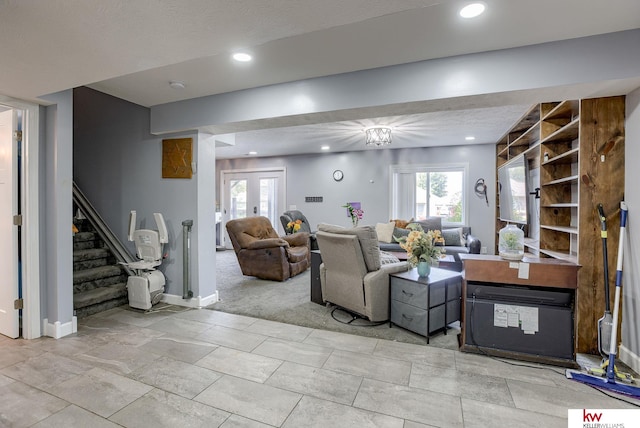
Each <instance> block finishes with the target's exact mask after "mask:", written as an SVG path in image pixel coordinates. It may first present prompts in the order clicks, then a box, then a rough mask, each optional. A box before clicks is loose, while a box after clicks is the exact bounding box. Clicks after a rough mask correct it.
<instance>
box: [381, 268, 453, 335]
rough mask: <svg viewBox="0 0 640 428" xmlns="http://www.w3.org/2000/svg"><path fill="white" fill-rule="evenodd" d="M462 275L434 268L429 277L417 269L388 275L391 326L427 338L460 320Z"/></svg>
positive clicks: (445, 332)
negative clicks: (420, 275)
mask: <svg viewBox="0 0 640 428" xmlns="http://www.w3.org/2000/svg"><path fill="white" fill-rule="evenodd" d="M461 287H462V275H461V274H460V272H454V271H450V270H445V269H440V268H433V267H432V268H431V273H430V274H429V276H428V277H426V278H421V277H419V276H418V272H417V270H416V269H415V268H414V269H411V270H409V271H407V272H400V273H394V274H391V275H389V294H390V295H389V314H390V321H389V327H391V326H392V325H393V324H396V325H398V326H400V327H402V328H406V329H407V330H410V331H413V332H414V333H418V334H420V335H422V336H425V337H426V338H427V343H429V337H430V335H431V334H432V333H434V332H436V331H439V330H444V334H447V326H448V325H449V324H451V323H452V322H454V321H459V320H460V290H461Z"/></svg>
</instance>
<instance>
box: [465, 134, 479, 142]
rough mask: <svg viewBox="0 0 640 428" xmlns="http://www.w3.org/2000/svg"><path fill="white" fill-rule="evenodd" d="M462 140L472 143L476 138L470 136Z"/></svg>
mask: <svg viewBox="0 0 640 428" xmlns="http://www.w3.org/2000/svg"><path fill="white" fill-rule="evenodd" d="M464 139H465V140H467V141H473V140H475V139H476V137H474V136H471V135H470V136H468V137H464Z"/></svg>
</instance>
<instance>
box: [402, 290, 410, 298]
mask: <svg viewBox="0 0 640 428" xmlns="http://www.w3.org/2000/svg"><path fill="white" fill-rule="evenodd" d="M402 294H404V295H405V296H409V297H413V293H407V292H406V291H404V290H402Z"/></svg>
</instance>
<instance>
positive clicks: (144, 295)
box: [122, 211, 169, 310]
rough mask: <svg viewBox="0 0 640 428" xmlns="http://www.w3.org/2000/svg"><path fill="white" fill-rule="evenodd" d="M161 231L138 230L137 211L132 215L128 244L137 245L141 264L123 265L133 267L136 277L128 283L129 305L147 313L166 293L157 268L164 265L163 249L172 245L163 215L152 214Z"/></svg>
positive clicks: (162, 278) (162, 276)
mask: <svg viewBox="0 0 640 428" xmlns="http://www.w3.org/2000/svg"><path fill="white" fill-rule="evenodd" d="M153 218H154V219H155V221H156V226H157V227H158V230H150V229H138V230H136V212H135V211H131V213H130V214H129V235H128V239H129V241H133V242H134V243H135V245H136V256H137V257H138V259H140V260H138V261H135V262H131V263H122V264H123V265H125V266H128V267H129V268H131V269H132V270H133V271H134V272H135V275H131V276H130V277H129V279H128V280H127V290H128V293H129V306H131V307H132V308H137V309H143V310H148V309H151V306H153V305H155V304H156V303H158V302H159V301H160V299H161V298H162V293H163V292H164V285H165V278H164V274H163V273H162V272H160V271H159V270H156V269H155V268H156V267H157V266H160V264H162V259H163V254H162V249H163V246H164V244H166V243H167V242H169V235H168V234H167V225H166V224H165V222H164V218H163V217H162V214H160V213H153Z"/></svg>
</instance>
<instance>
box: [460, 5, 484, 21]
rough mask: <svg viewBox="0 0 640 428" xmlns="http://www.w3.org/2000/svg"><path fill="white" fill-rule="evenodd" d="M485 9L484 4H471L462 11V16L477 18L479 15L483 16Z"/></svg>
mask: <svg viewBox="0 0 640 428" xmlns="http://www.w3.org/2000/svg"><path fill="white" fill-rule="evenodd" d="M485 8H486V6H485V4H484V3H470V4H468V5H466V6H465V7H463V8H462V9H460V16H461V17H463V18H475V17H476V16H478V15H482V13H483V12H484V10H485Z"/></svg>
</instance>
